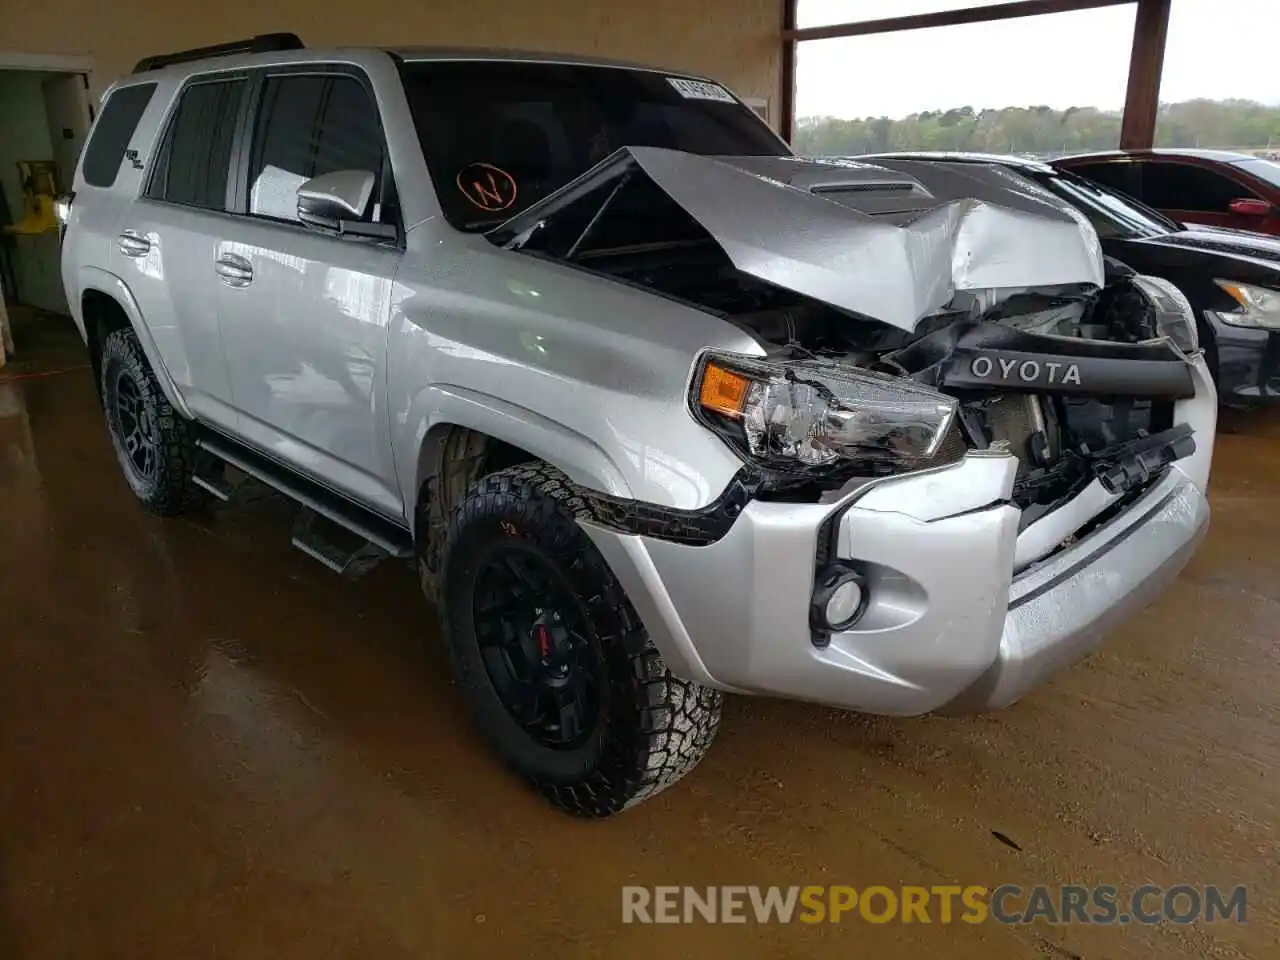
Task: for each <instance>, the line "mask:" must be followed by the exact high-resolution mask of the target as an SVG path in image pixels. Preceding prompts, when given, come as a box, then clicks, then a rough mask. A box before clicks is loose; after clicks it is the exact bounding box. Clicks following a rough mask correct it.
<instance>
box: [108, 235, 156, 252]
mask: <svg viewBox="0 0 1280 960" xmlns="http://www.w3.org/2000/svg"><path fill="white" fill-rule="evenodd" d="M116 246H117V247H119V248H120V252H121V253H123V254H124V255H125V256H126V257H145V256H146V255H147V254H148V253H150V252H151V241H150V240H148V239H147V238H146V237H140V236H138V235H137V234H136V233H122V234H120V236H118V237H116Z"/></svg>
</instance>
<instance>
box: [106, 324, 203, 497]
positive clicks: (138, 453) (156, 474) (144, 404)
mask: <svg viewBox="0 0 1280 960" xmlns="http://www.w3.org/2000/svg"><path fill="white" fill-rule="evenodd" d="M100 370H101V384H100V386H101V388H102V404H103V408H104V409H105V411H106V415H107V427H108V428H109V430H110V432H111V444H112V446H113V447H115V451H116V459H117V460H118V461H119V462H120V470H121V472H122V473H124V477H125V480H127V481H128V483H129V486H130V488H131V489H132V490H133V492H134V495H135V496H136V497H137V498H138V500H140V501H141V502H142V504H143V506H145V507H146V508H147V509H148V510H150V511H151V512H152V513H156V514H159V515H161V516H175V515H177V514H180V513H182V512H184V511H185V510H187V509H189V508H190V507H192V506H194V505H195V504H197V503H198V502H199V501H200V500H201V491H200V488H199V487H197V486H196V485H195V484H194V483H193V482H192V474H193V466H194V464H195V458H196V446H195V437H194V434H193V431H192V429H191V424H190V423H189V422H188V421H187V420H185V419H183V417H182V416H181V415H180V414H179V413H178V412H177V411H176V410H174V409H173V406H172V405H171V404H170V403H169V401H168V399H167V398H166V397H165V395H164V392H163V391H162V390H161V389H160V384H159V382H158V381H157V380H156V377H155V373H153V372H152V370H151V365H150V364H149V363H148V362H147V357H146V354H144V353H143V352H142V346H141V345H140V344H139V343H138V338H137V335H136V334H134V332H133V331H132V330H129V329H123V330H113V331H112V332H111V333H109V334H108V335H107V337H106V339H105V340H104V341H103V343H102V358H101V364H100Z"/></svg>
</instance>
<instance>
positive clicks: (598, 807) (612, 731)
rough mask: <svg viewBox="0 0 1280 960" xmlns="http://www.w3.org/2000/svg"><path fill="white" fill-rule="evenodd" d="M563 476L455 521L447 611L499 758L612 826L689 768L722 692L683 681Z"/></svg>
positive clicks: (471, 498) (481, 499)
mask: <svg viewBox="0 0 1280 960" xmlns="http://www.w3.org/2000/svg"><path fill="white" fill-rule="evenodd" d="M580 507H581V503H580V501H577V500H576V499H575V497H574V495H573V493H572V490H571V488H570V487H569V486H568V484H567V481H566V480H565V478H564V477H563V475H561V474H560V473H559V472H558V471H556V470H554V469H552V468H551V467H548V466H546V465H544V464H528V465H522V466H518V467H512V468H510V469H507V470H503V471H501V472H499V473H495V474H492V475H490V476H488V477H485V478H484V479H482V480H480V481H479V482H477V483H476V484H474V485H473V486H472V487H471V489H470V490H469V491H468V494H467V496H466V497H465V498H464V499H463V501H462V502H461V503H460V504H459V505H458V507H457V509H456V511H455V512H454V516H453V520H452V523H451V524H450V528H449V535H448V540H447V543H446V546H445V556H444V564H443V573H444V590H443V604H442V606H443V614H444V620H445V633H446V635H447V637H448V642H449V648H450V653H451V656H452V659H453V664H454V669H455V671H456V674H457V677H458V682H459V684H460V686H461V687H462V689H463V691H464V693H465V695H466V698H467V700H468V703H469V705H470V707H471V711H472V714H473V715H474V717H475V720H476V722H477V724H478V726H479V727H480V730H481V731H482V733H483V734H484V735H485V737H486V738H487V739H488V740H489V742H490V743H491V744H492V746H493V747H494V749H496V750H497V752H498V754H499V755H500V756H501V757H502V758H503V759H504V760H505V761H506V762H507V764H508V765H509V766H511V767H512V768H514V769H515V770H516V771H517V772H518V773H520V774H521V775H522V776H524V777H525V778H526V779H528V780H529V781H531V782H532V783H533V784H534V785H535V786H536V787H537V788H538V789H539V790H541V791H542V793H543V794H544V795H546V796H547V797H548V798H549V799H550V800H551V801H552V802H553V803H554V804H556V805H557V806H559V807H561V808H562V809H564V810H567V811H568V812H570V813H574V814H577V815H580V816H587V817H604V816H609V815H611V814H614V813H617V812H619V811H621V810H624V809H626V808H627V807H629V806H632V805H634V804H636V803H639V802H640V801H641V800H644V799H646V798H647V797H651V796H653V795H654V794H656V793H658V792H659V791H660V790H663V789H665V788H666V787H669V786H670V785H671V784H673V783H675V782H676V781H677V780H679V779H680V778H681V777H683V776H684V775H685V774H686V773H688V772H689V771H690V770H692V769H693V768H694V767H695V766H696V765H697V764H698V761H700V760H701V759H702V756H703V754H705V753H706V751H707V749H708V748H709V747H710V746H711V741H712V740H713V739H714V737H715V734H716V730H717V728H718V726H719V723H720V709H721V704H722V697H721V695H720V693H719V692H718V691H715V690H712V689H710V688H708V687H703V686H701V685H699V684H696V683H690V682H688V681H683V680H679V679H677V678H676V677H674V676H672V674H671V672H670V671H669V670H668V669H667V667H666V664H665V663H664V662H663V660H662V657H661V656H660V655H659V653H658V651H657V650H656V649H655V647H654V645H653V642H652V641H651V640H650V639H649V636H648V634H647V633H646V632H645V630H644V627H643V625H642V624H641V623H640V619H639V617H638V616H637V615H636V613H635V611H634V610H633V609H632V607H631V604H630V602H629V601H628V600H627V598H626V595H625V594H624V593H623V590H622V587H621V586H620V585H619V584H618V582H617V580H616V579H615V578H614V576H613V573H612V571H611V570H610V569H609V567H608V565H607V564H606V563H605V561H604V558H603V557H602V556H601V555H600V553H599V551H597V550H596V548H595V545H594V544H593V543H592V542H591V540H590V538H589V537H587V535H586V534H585V533H584V532H583V531H582V529H581V528H580V527H579V526H578V524H577V522H576V521H575V520H574V512H575V510H576V509H578V508H580Z"/></svg>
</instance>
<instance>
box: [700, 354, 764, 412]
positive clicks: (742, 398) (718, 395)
mask: <svg viewBox="0 0 1280 960" xmlns="http://www.w3.org/2000/svg"><path fill="white" fill-rule="evenodd" d="M750 386H751V381H750V380H748V379H747V378H746V377H744V376H742V374H740V373H734V372H733V371H732V370H726V369H725V368H724V367H719V366H716V365H715V364H714V363H708V364H707V365H706V367H705V368H704V369H703V371H702V387H701V388H700V389H699V391H698V402H699V403H700V404H702V406H704V407H705V408H706V409H708V410H713V411H715V412H716V413H722V414H724V415H725V416H726V417H737V416H741V415H742V405H743V404H744V403H745V402H746V400H747V388H748V387H750Z"/></svg>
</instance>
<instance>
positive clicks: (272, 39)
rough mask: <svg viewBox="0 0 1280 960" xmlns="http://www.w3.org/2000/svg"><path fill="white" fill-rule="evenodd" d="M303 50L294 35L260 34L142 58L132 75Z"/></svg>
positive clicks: (302, 46)
mask: <svg viewBox="0 0 1280 960" xmlns="http://www.w3.org/2000/svg"><path fill="white" fill-rule="evenodd" d="M304 48H305V45H304V44H303V42H302V40H301V38H299V36H298V35H297V34H296V33H260V34H258V35H257V36H256V37H249V38H248V39H246V40H232V41H231V42H230V43H215V44H213V45H212V46H208V47H192V48H191V49H190V50H178V51H177V52H175V53H161V54H157V55H156V56H154V57H143V58H142V59H141V60H139V61H138V63H137V66H135V67H134V68H133V72H134V73H143V72H144V71H147V70H159V69H160V68H161V67H167V66H169V65H171V64H174V63H187V62H189V61H191V60H205V59H207V58H209V57H229V56H231V55H232V54H234V53H274V52H275V51H277V50H302V49H304Z"/></svg>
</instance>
